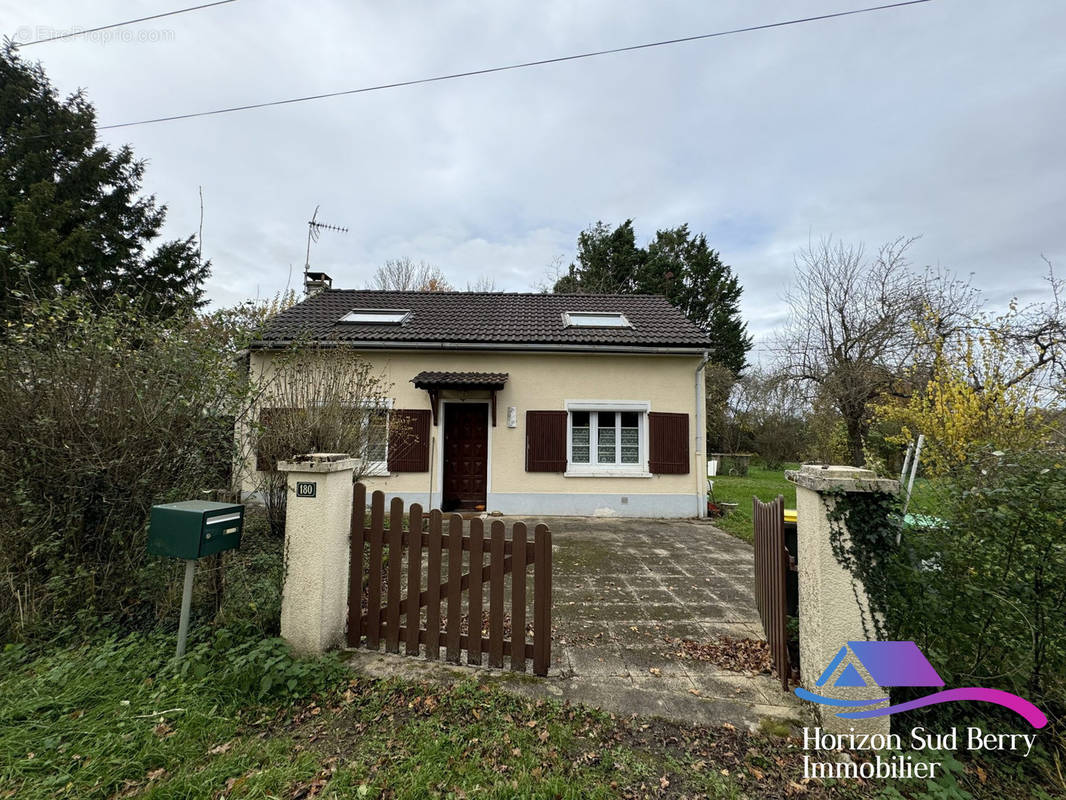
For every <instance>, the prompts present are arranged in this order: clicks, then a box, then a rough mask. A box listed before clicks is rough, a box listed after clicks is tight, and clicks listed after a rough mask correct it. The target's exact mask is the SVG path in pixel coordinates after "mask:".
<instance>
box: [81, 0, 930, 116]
mask: <svg viewBox="0 0 1066 800" xmlns="http://www.w3.org/2000/svg"><path fill="white" fill-rule="evenodd" d="M930 1H931V0H905V2H899V3H889V4H887V5H880V6H870V7H868V8H857V9H854V10H852V11H837V12H835V13H832V14H820V15H819V16H816V17H803V18H802V19H790V20H784V21H782V22H768V23H766V24H763V25H751V26H748V27H745V28H733V29H731V30H725V31H717V32H715V33H701V34H699V35H697V36H683V37H680V38H677V39H664V40H662V41H659V42H647V43H645V44H634V45H629V46H628V47H613V48H610V49H609V50H593V51H591V52H587V53H576V54H574V55H569V56H558V57H556V58H542V59H539V60H537V61H523V62H521V63H518V64H507V65H505V66H501V67H486V68H484V69H474V70H467V71H466V72H453V73H450V74H447V75H436V76H433V77H430V78H416V79H413V80H408V81H395V82H393V83H381V84H378V85H376V86H363V87H360V88H358V89H344V90H342V91H339V92H324V93H322V94H309V95H304V96H303V97H290V98H288V99H285V100H269V101H266V102H262V103H248V104H246V105H240V106H229V107H227V108H215V109H212V110H210V111H194V112H192V113H188V114H172V115H170V116H166V117H152V118H150V119H141V120H136V121H133V122H119V123H114V124H111V125H100V126H98V128H97V129H98V130H102V131H103V130H114V129H116V128H129V127H132V126H134V125H152V124H155V123H158V122H174V121H175V120H179V119H194V118H196V117H210V116H214V115H217V114H232V113H234V112H237V111H250V110H252V109H255V108H268V107H270V106H284V105H291V104H293V103H306V102H308V101H310V100H324V99H326V98H330V97H343V96H346V95H352V94H364V93H366V92H379V91H382V90H385V89H398V88H400V87H402V86H418V85H420V84H425V83H437V82H439V81H450V80H455V79H457V78H469V77H472V76H475V75H490V74H492V73H494V72H507V71H509V70H516V69H525V68H527V67H540V66H544V65H546V64H560V63H562V62H564V61H578V60H580V59H585V58H596V57H598V56H605V55H612V54H614V53H629V52H632V51H634V50H647V49H650V48H652V47H665V46H667V45H674V44H681V43H684V42H695V41H700V40H702V39H714V38H717V37H720V36H732V35H734V34H738V33H751V32H753V31H764V30H769V29H770V28H783V27H785V26H787V25H800V24H803V23H807V22H819V21H821V20H827V19H836V18H838V17H849V16H853V15H855V14H867V13H870V12H872V11H884V10H887V9H890V8H902V7H903V6H914V5H919V4H921V3H928V2H930Z"/></svg>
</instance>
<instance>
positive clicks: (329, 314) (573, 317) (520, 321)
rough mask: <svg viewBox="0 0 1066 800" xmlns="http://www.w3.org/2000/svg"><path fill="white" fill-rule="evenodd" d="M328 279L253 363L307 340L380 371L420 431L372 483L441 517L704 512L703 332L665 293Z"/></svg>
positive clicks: (265, 340)
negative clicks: (456, 513)
mask: <svg viewBox="0 0 1066 800" xmlns="http://www.w3.org/2000/svg"><path fill="white" fill-rule="evenodd" d="M320 285H322V288H321V290H320V291H318V292H317V293H315V294H313V295H311V296H310V297H308V298H307V299H305V300H304V301H303V302H301V303H299V304H297V305H295V306H293V307H291V308H289V309H287V310H286V311H284V312H282V313H281V314H278V315H277V316H276V317H274V318H273V320H272V321H271V322H270V323H269V325H268V326H267V328H266V329H265V331H264V332H263V333H262V334H261V338H260V339H259V340H258V341H256V342H255V343H254V345H253V346H252V348H251V350H250V355H249V369H250V370H251V371H252V372H253V374H256V375H262V374H266V373H267V372H268V371H269V370H270V369H271V362H272V361H273V360H274V359H277V358H279V357H280V356H283V354H284V352H285V351H286V349H287V348H289V347H291V346H292V344H293V342H295V341H299V340H304V341H307V340H310V341H313V342H315V343H317V344H319V345H322V346H325V347H329V348H334V347H343V348H351V349H352V350H355V351H357V352H358V353H359V354H360V356H361V357H363V358H364V359H366V360H367V361H368V362H369V363H370V365H371V367H372V369H373V370H374V371H375V373H377V374H381V375H383V376H384V377H385V379H386V381H387V383H388V384H389V385H390V387H391V388H390V389H389V392H388V394H389V401H388V406H389V409H390V411H389V414H388V419H389V420H391V421H393V422H392V424H397V425H398V424H399V422H400V421H402V422H403V423H404V425H405V426H406V427H408V428H409V430H410V431H411V434H410V442H409V446H406V447H404V448H403V452H402V453H401V452H391V451H392V450H396V449H399V448H390V447H389V446H388V437H386V438H385V439H384V440H383V441H382V443H381V448H380V450H381V454H380V463H378V464H376V465H375V466H376V468H375V469H374V470H372V471H371V474H370V476H368V477H366V478H365V479H364V482H365V483H366V484H367V485H368V487H369V488H370V489H372V490H373V489H381V490H383V491H384V492H385V493H386V494H387V495H388V496H389V497H390V498H391V497H400V498H402V499H403V500H404V502H405V503H414V502H417V503H421V504H422V505H423V507H427V508H442V509H443V510H445V511H451V510H485V511H500V512H502V513H504V514H520V515H559V514H566V515H570V514H573V515H624V516H641V517H695V516H704V515H705V514H706V500H705V497H706V495H705V488H706V484H705V480H706V478H705V474H706V454H705V452H704V451H705V447H704V436H703V430H704V419H703V414H704V407H705V406H704V385H703V377H702V369H703V365H704V363H705V353H706V350H707V347H708V346H709V340H708V338H707V335H706V334H705V333H704V332H703V331H701V330H700V329H699V328H698V327H697V326H695V325H694V324H692V323H691V322H689V321H688V319H686V318H685V316H684V315H683V314H682V313H681V312H680V311H678V310H677V309H676V308H674V307H673V306H671V305H670V303H668V302H667V301H666V299H665V298H663V297H659V296H649V295H561V294H512V293H502V292H491V293H480V292H399V291H371V290H341V289H332V288H326V287H328V286H329V283H328V281H325V282H320ZM259 466H262V465H259ZM255 467H256V464H255V459H254V457H251V458H250V459H249V461H248V463H247V464H246V469H245V474H244V477H243V478H242V484H243V486H242V488H243V489H245V490H246V491H252V490H253V489H254V486H255V480H254V478H255V475H254V472H253V471H254V469H255Z"/></svg>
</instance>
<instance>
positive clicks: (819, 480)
mask: <svg viewBox="0 0 1066 800" xmlns="http://www.w3.org/2000/svg"><path fill="white" fill-rule="evenodd" d="M786 477H787V478H788V479H789V480H790V481H792V482H793V483H795V484H796V534H797V539H798V541H797V549H798V551H799V552H798V553H797V561H798V562H799V563H798V569H799V640H800V684H801V685H802V686H803V688H805V689H807V690H808V691H811V692H814V693H816V694H820V695H823V696H825V697H832V698H836V699H840V700H868V699H873V698H878V697H887V696H888V690H887V689H884V688H882V687H879V686H876V685H874V683H873V679H872V678H871V677H870V675H869V673H868V672H866V670H865V668H864V667H862V666H861V664H855V663H854V662H855V661H856V659H853V658H848V659H845V660H844V662H842V663H840V664H839V665H838V666H837V668H836V669H835V670H834V675H833V679H831V680H829V681H827V682H826V683H825V684H824V685H822V686H817V685H816V681H817V679H818V677H819V676H821V674H822V672H823V671H824V670H825V669H826V667H828V666H829V664H830V663H831V662H832V661H833V659H834V657H835V656H836V655H837V653H839V652H840V649H841V647H844V646H845V645H846V644H847V643H848V642H849V641H865V640H866V639H867V638H868V636H867V632H869V637H870V638H876V634H875V633H874V630H873V626H872V624H871V620H872V617H871V614H870V604H869V600H868V598H867V595H866V588H865V587H864V586H863V585H862V583H861V582H860V581H858V580H856V579H854V578H853V577H852V575H851V573H850V572H849V571H848V570H847V569H845V568H844V567H843V566H841V565H840V563H838V562H837V560H836V557H835V556H834V555H833V548H832V545H831V544H830V539H829V534H830V525H831V523H830V521H829V518H828V512H829V511H830V510H831V508H832V504H833V503H834V502H835V501H834V500H833V498H832V497H830V496H827V493H829V492H834V491H844V492H893V493H895V492H898V491H899V482H898V481H895V480H891V479H887V478H878V477H877V475H876V474H875V473H874V472H873V471H872V470H868V469H860V468H857V467H833V466H819V465H810V464H808V465H805V466H803V467H802V468H801V469H799V470H790V471H788V472H786ZM844 535H845V536H846V535H847V532H846V531H845V532H844ZM864 616H865V619H866V625H865V628H864V625H863V618H864ZM849 663H852V664H853V665H854V666H855V667H856V669H857V670H858V671H859V673H860V675H861V676H862V677H863V679H864V680H865V681H866V682H867V684H869V685H868V686H865V687H836V686H833V685H832V684H833V681H834V680H835V678H836V676H837V675H839V673H840V672H841V671H842V670H843V669H845V668H846V666H847V664H849ZM817 709H818V712H819V716H820V720H821V727H822V728H823V729H824V730H826V731H827V732H830V733H848V732H849V731H850V730H852V729H854V730H855V731H856V732H866V733H888V730H889V718H888V717H874V718H870V719H861V720H855V719H853V720H848V719H840V718H839V717H837V716H835V711H838V710H843V709H840V708H836V709H834V708H833V707H830V706H817Z"/></svg>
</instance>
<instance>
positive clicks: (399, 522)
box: [348, 483, 552, 675]
mask: <svg viewBox="0 0 1066 800" xmlns="http://www.w3.org/2000/svg"><path fill="white" fill-rule="evenodd" d="M426 519H427V517H426V515H424V513H423V510H422V506H421V505H419V504H418V503H413V504H412V505H411V508H410V510H409V512H408V514H407V522H408V524H407V530H404V524H403V523H404V507H403V501H402V500H400V499H399V498H394V499H393V500H392V503H391V504H390V507H389V518H388V526H387V527H386V525H385V494H384V493H383V492H381V491H375V492H374V493H373V495H372V496H371V504H370V524H369V526H368V525H367V523H366V486H364V485H363V484H361V483H357V484H356V485H355V491H354V498H353V502H352V524H351V559H350V567H349V581H348V646H349V647H360V646H365V647H367V648H368V649H370V650H377V649H379V647H380V646H381V643H382V642H384V643H385V650H386V651H387V652H390V653H398V652H400V644H401V643H403V646H404V652H405V653H406V654H407V655H409V656H417V655H419V650H420V647H419V646H420V645H424V647H425V651H424V652H425V656H426V658H428V659H433V660H435V659H438V658H440V650H441V647H443V648H444V651H445V652H444V658H445V660H446V661H450V662H452V663H455V664H457V663H459V660H460V653H461V651H463V650H465V651H466V654H467V655H466V660H467V663H468V664H481V663H482V658H483V654H485V653H487V654H488V664H489V666H490V667H502V666H503V661H504V653H508V654H509V659H510V661H509V664H510V668H511V669H513V670H518V671H520V672H525V669H526V659H532V660H533V672H534V673H535V674H537V675H547V673H548V665H549V663H550V662H551V586H552V584H551V569H552V562H551V531H549V530H548V528H547V526H545V525H537V526H536V528H535V529H534V532H533V541H532V542H530V541H528V536H527V530H526V525H525V523H522V522H516V523H514V525H513V526H512V531H511V536H510V538H508V537H507V535H506V526H505V525H504V523H503V522H502V521H501V520H494V521H493V522H492V525H491V526H490V531H489V535H488V536H486V535H485V526H484V523H483V521H482V520H481V519H477V518H475V519H471V520H464V519H463V518H462V517H461V516H460V515H459V514H449V515H448V516H447V520H445V517H444V515H443V514H442V513H441V512H440V511H439V510H437V509H434V510H432V511H430V513H429V514H428V526H427V525H425V524H424V520H426ZM445 522H447V531H445ZM464 526H469V529H468V530H467V531H464ZM423 527H428V530H423ZM423 552H425V554H426V558H425V569H423V558H422V555H423ZM405 553H406V557H405ZM464 553H465V554H466V556H465V558H464ZM464 560H465V561H466V567H465V569H464ZM486 560H487V562H488V563H486ZM530 569H532V574H530ZM508 575H510V577H511V580H510V592H509V593H508V594H509V598H505V586H504V584H505V583H506V582H507V581H506V578H505V576H508ZM530 577H531V578H532V583H533V614H532V622H531V625H529V626H527V613H526V612H527V608H526V605H527V595H528V592H527V588H528V587H527V582H528V580H529V578H530ZM486 584H488V594H489V597H488V611H487V612H486V611H485V608H484V605H485V603H484V601H485V598H484V588H485V585H486ZM464 593H465V594H466V603H465V613H464V603H463V595H464ZM507 599H509V601H510V602H509V603H508V602H506V601H507ZM442 603H444V604H445V615H444V624H443V625H442V621H441V604H442ZM423 608H424V609H425V615H424V617H423V614H422V609H423ZM486 617H487V619H486ZM508 621H509V623H510V625H509V627H510V638H505V633H506V630H505V628H506V627H507V625H506V623H507V622H508ZM464 622H465V624H464ZM486 622H487V625H486ZM486 627H487V631H486ZM529 627H531V628H532V630H531V631H529V630H527V628H529ZM464 629H465V630H464ZM486 632H487V634H488V635H487V636H486V635H485V633H486ZM529 633H531V634H532V641H531V642H527V634H529Z"/></svg>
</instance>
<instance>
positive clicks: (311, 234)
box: [304, 206, 348, 285]
mask: <svg viewBox="0 0 1066 800" xmlns="http://www.w3.org/2000/svg"><path fill="white" fill-rule="evenodd" d="M318 208H319V207H318V206H315V213H314V214H312V215H311V219H310V220H308V222H307V256H306V257H305V258H304V284H305V285H306V283H307V273H309V272H310V271H311V242H317V241H318V237H319V236H320V235H321V234H322V231H335V232H336V233H347V232H348V229H347V228H342V227H341V226H339V225H327V224H326V223H325V222H319V221H318Z"/></svg>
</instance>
